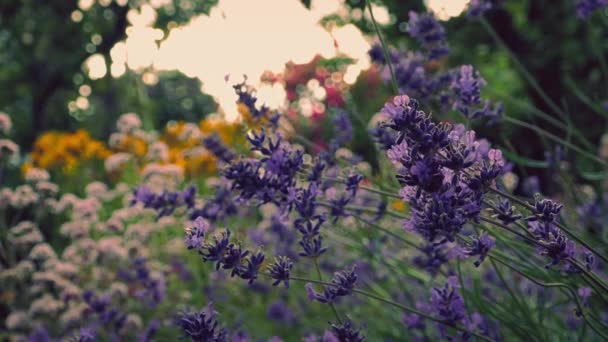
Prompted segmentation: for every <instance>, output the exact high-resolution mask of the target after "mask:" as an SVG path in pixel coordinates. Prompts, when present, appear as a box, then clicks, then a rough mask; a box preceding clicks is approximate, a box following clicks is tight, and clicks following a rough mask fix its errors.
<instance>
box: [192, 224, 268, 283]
mask: <svg viewBox="0 0 608 342" xmlns="http://www.w3.org/2000/svg"><path fill="white" fill-rule="evenodd" d="M208 227H209V224H208V223H207V222H206V221H205V220H204V219H202V218H197V220H196V221H195V224H194V227H192V228H191V229H189V230H188V231H187V232H186V238H185V240H186V245H187V247H188V249H195V250H197V251H198V253H199V254H200V255H201V257H202V258H203V261H205V262H214V263H215V269H216V270H219V269H223V270H229V271H230V276H231V277H234V276H238V277H239V278H241V279H244V280H247V281H248V282H249V284H252V283H253V282H254V281H255V280H256V279H257V278H258V274H259V271H260V268H261V266H262V264H263V262H264V258H265V256H264V253H263V252H261V251H258V252H251V251H249V250H247V249H243V247H242V246H241V244H240V243H234V242H231V241H230V234H231V233H230V230H225V231H222V232H219V233H217V234H215V236H213V241H205V240H204V239H205V232H206V231H208V229H209V228H208Z"/></svg>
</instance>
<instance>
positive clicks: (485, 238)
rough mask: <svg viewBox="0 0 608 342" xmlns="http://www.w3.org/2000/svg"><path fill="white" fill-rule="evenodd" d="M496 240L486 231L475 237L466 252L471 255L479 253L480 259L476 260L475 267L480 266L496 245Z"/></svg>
mask: <svg viewBox="0 0 608 342" xmlns="http://www.w3.org/2000/svg"><path fill="white" fill-rule="evenodd" d="M494 241H495V240H494V238H493V237H491V236H489V235H488V234H485V233H482V234H481V235H479V236H478V237H476V238H474V239H473V242H472V243H471V246H469V247H468V248H467V249H466V253H467V255H469V256H475V255H479V259H477V260H476V261H475V262H474V265H475V267H479V265H481V263H482V262H483V261H484V260H485V258H486V256H487V255H488V253H489V252H490V250H491V249H492V247H494V243H495V242H494Z"/></svg>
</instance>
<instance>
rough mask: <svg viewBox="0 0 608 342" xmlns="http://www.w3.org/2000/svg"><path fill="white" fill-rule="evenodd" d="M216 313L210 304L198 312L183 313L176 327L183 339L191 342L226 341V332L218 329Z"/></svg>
mask: <svg viewBox="0 0 608 342" xmlns="http://www.w3.org/2000/svg"><path fill="white" fill-rule="evenodd" d="M216 315H217V313H216V312H215V311H214V310H213V306H212V305H211V304H210V305H208V306H206V307H205V308H203V310H201V311H198V312H183V313H181V314H180V315H179V316H178V318H177V320H176V325H177V326H178V327H180V329H181V330H182V333H183V335H184V338H190V340H191V341H193V342H225V341H228V339H227V333H226V330H225V329H223V328H220V327H219V323H218V321H217V319H216Z"/></svg>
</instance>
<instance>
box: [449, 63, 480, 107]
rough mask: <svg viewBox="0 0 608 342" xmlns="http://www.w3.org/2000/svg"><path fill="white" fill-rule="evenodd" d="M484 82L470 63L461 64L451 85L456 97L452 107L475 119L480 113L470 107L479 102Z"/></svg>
mask: <svg viewBox="0 0 608 342" xmlns="http://www.w3.org/2000/svg"><path fill="white" fill-rule="evenodd" d="M485 84H486V81H485V80H484V79H483V78H481V75H480V74H479V71H476V70H474V69H473V66H472V65H463V66H461V67H460V71H459V73H458V75H457V76H456V77H455V78H454V81H453V82H452V86H451V88H452V90H453V91H454V95H455V97H456V99H455V101H454V104H453V108H454V109H455V110H457V111H459V112H460V113H462V115H464V116H465V117H467V118H472V119H476V118H477V117H478V116H479V115H480V113H479V112H473V110H472V108H473V107H475V106H478V105H480V104H481V87H483V86H484V85H485Z"/></svg>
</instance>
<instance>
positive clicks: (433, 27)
mask: <svg viewBox="0 0 608 342" xmlns="http://www.w3.org/2000/svg"><path fill="white" fill-rule="evenodd" d="M407 32H408V33H409V34H410V36H411V37H412V38H414V39H416V40H417V41H418V43H420V45H421V47H422V49H423V50H425V51H426V53H427V58H428V59H429V60H433V59H437V58H439V57H441V56H444V55H447V54H448V53H449V52H450V50H449V48H448V43H447V40H446V34H445V30H444V28H443V26H441V24H439V22H438V21H437V19H435V17H434V16H433V14H431V13H422V14H419V13H416V12H414V11H410V13H409V21H408V27H407Z"/></svg>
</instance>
